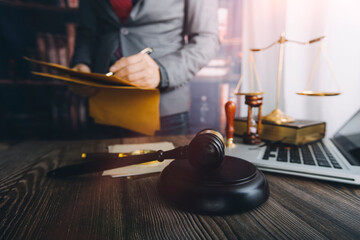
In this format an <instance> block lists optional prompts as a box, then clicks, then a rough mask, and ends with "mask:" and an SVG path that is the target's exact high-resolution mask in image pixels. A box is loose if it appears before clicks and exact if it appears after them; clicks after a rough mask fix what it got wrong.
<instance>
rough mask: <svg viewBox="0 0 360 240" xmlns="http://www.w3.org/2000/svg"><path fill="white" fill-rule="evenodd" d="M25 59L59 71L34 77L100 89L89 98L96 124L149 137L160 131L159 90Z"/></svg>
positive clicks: (37, 73) (97, 74)
mask: <svg viewBox="0 0 360 240" xmlns="http://www.w3.org/2000/svg"><path fill="white" fill-rule="evenodd" d="M25 59H26V60H28V61H31V62H33V63H35V64H39V65H42V66H46V67H49V68H52V69H55V70H56V71H57V74H53V73H40V72H32V73H33V74H35V75H38V76H43V77H49V78H56V79H60V80H64V81H67V82H73V83H78V84H83V85H88V86H92V87H98V88H101V89H100V91H99V92H98V93H97V94H96V95H95V96H93V97H90V98H89V110H90V116H91V117H93V118H94V120H95V122H97V123H100V124H106V125H112V126H119V127H123V128H126V129H130V130H132V131H136V132H139V133H143V134H146V135H154V134H155V131H157V130H160V113H159V102H160V93H159V91H158V90H157V89H144V88H137V87H135V86H133V85H131V84H129V83H128V82H127V81H125V80H122V79H120V78H118V77H116V76H106V75H105V74H99V73H84V72H79V71H75V70H72V69H70V68H67V67H64V66H61V65H58V64H54V63H47V62H44V61H39V60H34V59H30V58H25Z"/></svg>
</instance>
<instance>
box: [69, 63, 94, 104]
mask: <svg viewBox="0 0 360 240" xmlns="http://www.w3.org/2000/svg"><path fill="white" fill-rule="evenodd" d="M72 69H73V70H76V71H79V72H87V73H90V72H91V69H90V68H89V66H88V65H86V64H82V63H79V64H76V65H75V66H74V67H73V68H72ZM68 88H69V90H70V91H72V92H73V93H75V94H77V95H80V96H82V97H92V96H95V95H96V94H97V93H98V92H99V90H100V89H99V88H97V87H91V86H86V85H82V84H77V83H69V85H68Z"/></svg>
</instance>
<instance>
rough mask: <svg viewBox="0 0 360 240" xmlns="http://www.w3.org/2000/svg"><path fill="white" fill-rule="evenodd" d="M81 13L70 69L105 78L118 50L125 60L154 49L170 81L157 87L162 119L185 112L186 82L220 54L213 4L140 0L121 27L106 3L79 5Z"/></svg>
mask: <svg viewBox="0 0 360 240" xmlns="http://www.w3.org/2000/svg"><path fill="white" fill-rule="evenodd" d="M79 11H80V21H79V22H80V24H79V27H78V30H77V42H76V48H75V54H74V57H73V62H72V64H73V65H74V64H77V63H85V64H87V65H89V66H90V67H91V69H92V71H93V72H99V73H106V72H108V71H109V66H110V65H111V64H112V63H113V62H111V61H112V59H113V56H114V52H115V50H116V49H117V48H118V47H119V46H121V49H122V54H123V56H129V55H133V54H136V53H138V52H139V51H140V50H142V49H144V48H145V47H152V48H153V50H154V51H153V53H152V54H151V57H153V58H154V59H155V60H156V62H157V63H158V64H159V65H160V66H161V67H162V68H163V69H165V70H166V73H167V77H168V84H167V85H168V86H167V87H166V88H165V89H163V88H160V90H161V98H160V115H161V116H167V115H172V114H176V113H180V112H185V111H188V106H189V87H188V81H189V80H190V79H191V78H192V77H193V76H194V75H195V74H196V73H197V72H198V71H199V70H200V68H202V67H203V66H205V65H206V64H207V63H208V62H209V61H210V60H211V59H212V58H213V57H215V54H216V53H217V51H218V47H219V42H218V35H217V30H218V24H217V0H138V1H137V3H136V4H135V5H134V6H133V9H132V11H131V14H130V17H129V19H128V20H127V21H126V22H124V23H122V22H121V21H120V20H119V19H118V17H117V16H116V14H115V12H114V11H113V10H112V8H111V6H110V4H109V2H108V0H83V1H81V2H80V9H79ZM185 36H187V37H185ZM184 37H185V38H184ZM186 38H187V40H186Z"/></svg>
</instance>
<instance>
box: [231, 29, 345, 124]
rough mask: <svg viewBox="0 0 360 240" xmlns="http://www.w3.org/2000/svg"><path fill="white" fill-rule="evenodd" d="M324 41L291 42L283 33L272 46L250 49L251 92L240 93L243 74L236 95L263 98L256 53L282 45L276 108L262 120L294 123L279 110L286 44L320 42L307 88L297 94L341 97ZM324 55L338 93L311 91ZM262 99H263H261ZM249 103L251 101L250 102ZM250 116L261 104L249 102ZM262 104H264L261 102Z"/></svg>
mask: <svg viewBox="0 0 360 240" xmlns="http://www.w3.org/2000/svg"><path fill="white" fill-rule="evenodd" d="M323 39H324V36H322V37H319V38H315V39H312V40H310V41H308V42H300V41H295V40H289V39H287V38H285V33H282V34H281V36H280V38H279V40H277V41H275V42H273V43H272V44H270V45H269V46H267V47H264V48H253V49H250V55H249V63H250V91H249V92H240V86H241V84H242V82H243V74H242V75H241V77H240V80H239V82H238V84H237V86H236V88H235V94H236V95H245V97H246V98H248V99H250V96H253V97H254V96H261V95H263V94H264V91H263V90H262V86H261V82H260V80H259V75H258V72H257V69H256V66H255V61H254V52H260V51H264V50H266V49H269V48H271V47H273V46H275V45H276V44H280V53H279V63H278V77H277V88H276V108H275V110H273V111H272V112H271V113H270V114H268V115H266V116H264V117H263V118H262V120H264V121H267V122H272V123H276V124H283V123H289V122H294V121H295V119H294V118H292V117H290V116H288V115H286V114H285V113H283V112H282V111H281V110H280V108H279V98H280V88H281V80H282V79H281V78H282V71H283V60H284V44H285V43H286V42H292V43H296V44H301V45H310V44H313V43H316V42H319V48H318V51H317V54H316V57H315V61H314V64H313V66H312V70H311V74H310V77H309V80H308V82H307V84H306V88H305V90H303V91H299V92H296V93H297V94H299V95H304V96H336V95H339V94H340V93H341V92H340V88H339V84H338V82H337V80H336V78H335V74H334V71H333V69H332V67H331V64H330V60H329V58H328V56H327V54H326V51H325V49H324V46H323V44H322V40H323ZM321 53H322V55H323V56H324V58H325V60H326V63H327V65H328V67H329V69H330V72H331V75H332V78H333V81H334V82H335V84H336V87H337V91H334V92H331V91H325V92H319V91H312V90H310V87H311V83H312V80H313V76H314V72H315V69H316V66H317V63H318V60H319V56H320V54H321ZM254 75H255V79H256V82H257V85H258V90H254V89H255V88H254ZM261 99H262V98H261ZM248 102H249V101H248ZM249 103H250V104H248V105H249V114H251V110H250V108H252V107H258V106H259V104H260V103H257V104H258V105H256V102H255V105H254V104H252V102H249ZM261 103H262V102H261ZM259 110H260V111H261V104H260V109H259ZM259 115H261V112H259Z"/></svg>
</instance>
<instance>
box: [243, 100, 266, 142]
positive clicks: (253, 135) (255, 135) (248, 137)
mask: <svg viewBox="0 0 360 240" xmlns="http://www.w3.org/2000/svg"><path fill="white" fill-rule="evenodd" d="M262 100H263V97H262V96H260V95H246V96H245V104H246V105H248V115H247V127H246V132H245V133H244V137H243V141H244V143H245V144H259V143H261V123H262V117H261V106H262V103H263V101H262ZM256 107H257V108H258V115H257V119H252V117H253V116H252V115H253V108H256ZM252 121H256V128H255V129H254V128H252ZM254 130H256V131H255V132H254Z"/></svg>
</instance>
